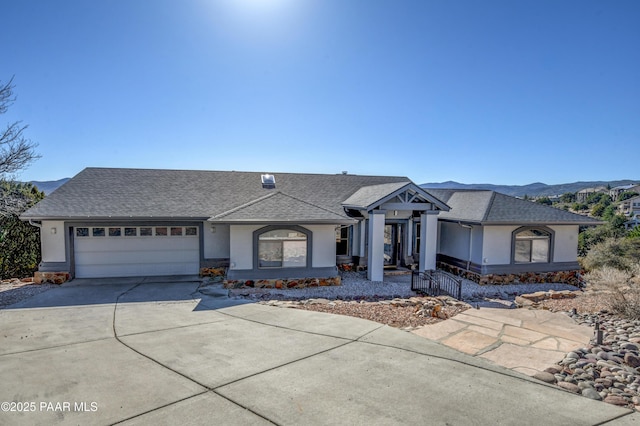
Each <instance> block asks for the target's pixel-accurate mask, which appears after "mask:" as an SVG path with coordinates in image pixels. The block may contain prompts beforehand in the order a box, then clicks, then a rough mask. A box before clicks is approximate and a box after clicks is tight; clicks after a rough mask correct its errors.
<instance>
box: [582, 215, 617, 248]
mask: <svg viewBox="0 0 640 426" xmlns="http://www.w3.org/2000/svg"><path fill="white" fill-rule="evenodd" d="M625 233H626V231H625V230H624V222H623V225H622V226H621V227H620V226H618V223H617V220H616V223H611V222H607V223H605V224H603V225H599V226H594V227H591V226H590V227H584V228H581V229H580V233H579V234H578V256H579V257H585V256H586V255H587V254H588V253H589V251H590V250H591V248H592V247H593V246H595V245H596V244H599V243H601V242H603V241H605V240H606V239H608V238H621V237H623V236H624V235H625Z"/></svg>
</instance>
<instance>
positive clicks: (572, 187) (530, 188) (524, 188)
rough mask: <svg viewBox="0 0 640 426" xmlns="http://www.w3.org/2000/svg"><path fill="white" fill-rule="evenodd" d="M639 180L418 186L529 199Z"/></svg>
mask: <svg viewBox="0 0 640 426" xmlns="http://www.w3.org/2000/svg"><path fill="white" fill-rule="evenodd" d="M638 182H640V179H637V180H631V179H625V180H614V181H590V182H573V183H562V184H558V185H547V184H544V183H540V182H536V183H530V184H528V185H492V184H489V183H474V184H464V183H458V182H453V181H447V182H441V183H423V184H422V185H420V186H421V187H422V188H425V189H429V188H432V189H488V190H492V191H496V192H500V193H501V194H506V195H511V196H513V197H524V196H525V195H528V196H529V197H542V196H547V197H550V196H553V195H562V194H565V193H567V192H578V191H580V190H581V189H585V188H593V187H597V186H607V185H609V186H611V187H612V188H613V187H616V186H620V185H627V184H630V183H638Z"/></svg>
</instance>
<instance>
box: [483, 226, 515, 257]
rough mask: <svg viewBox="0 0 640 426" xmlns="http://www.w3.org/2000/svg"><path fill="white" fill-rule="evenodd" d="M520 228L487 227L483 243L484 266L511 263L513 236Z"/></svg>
mask: <svg viewBox="0 0 640 426" xmlns="http://www.w3.org/2000/svg"><path fill="white" fill-rule="evenodd" d="M519 227H520V226H485V227H484V236H483V241H482V264H483V265H509V264H510V263H511V234H512V233H513V231H515V230H516V229H518V228H519Z"/></svg>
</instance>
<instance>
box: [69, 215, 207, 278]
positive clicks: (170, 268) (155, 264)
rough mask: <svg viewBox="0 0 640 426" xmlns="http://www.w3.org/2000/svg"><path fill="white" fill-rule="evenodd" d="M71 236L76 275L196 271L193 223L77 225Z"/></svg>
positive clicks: (197, 249) (196, 246)
mask: <svg viewBox="0 0 640 426" xmlns="http://www.w3.org/2000/svg"><path fill="white" fill-rule="evenodd" d="M74 236H75V238H74V241H75V243H74V244H75V246H74V247H75V272H76V277H78V278H100V277H136V276H147V275H148V276H153V275H156V276H157V275H194V274H198V273H199V269H200V252H199V243H198V228H197V227H195V226H149V227H144V226H142V227H141V226H100V227H98V226H96V227H76V228H75V229H74Z"/></svg>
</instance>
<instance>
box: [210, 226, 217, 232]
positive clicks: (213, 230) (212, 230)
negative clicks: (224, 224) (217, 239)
mask: <svg viewBox="0 0 640 426" xmlns="http://www.w3.org/2000/svg"><path fill="white" fill-rule="evenodd" d="M211 233H212V234H215V233H216V226H215V225H211Z"/></svg>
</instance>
